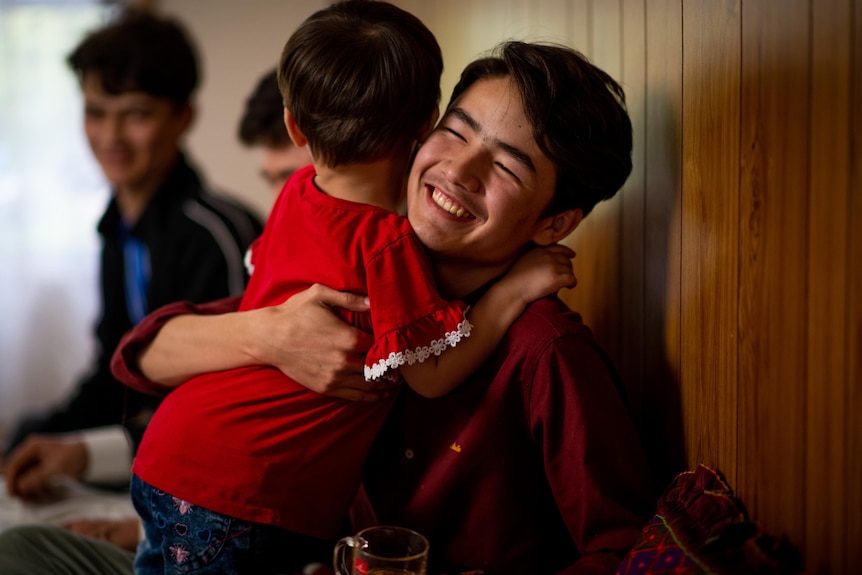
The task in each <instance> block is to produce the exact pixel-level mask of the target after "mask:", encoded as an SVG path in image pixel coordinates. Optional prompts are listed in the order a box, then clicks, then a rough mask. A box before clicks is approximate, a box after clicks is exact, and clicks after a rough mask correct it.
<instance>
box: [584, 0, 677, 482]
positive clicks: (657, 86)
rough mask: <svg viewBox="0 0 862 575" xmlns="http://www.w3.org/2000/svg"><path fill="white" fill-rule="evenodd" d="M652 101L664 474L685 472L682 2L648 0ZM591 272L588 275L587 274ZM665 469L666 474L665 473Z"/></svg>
mask: <svg viewBox="0 0 862 575" xmlns="http://www.w3.org/2000/svg"><path fill="white" fill-rule="evenodd" d="M645 24H646V27H645V44H646V53H647V58H646V66H645V70H646V85H645V98H646V107H645V114H644V124H645V129H646V132H645V148H646V149H645V152H644V167H645V171H644V178H645V180H644V181H645V202H646V203H645V211H644V219H645V233H644V258H645V260H646V262H647V263H646V266H645V270H644V273H645V275H644V283H645V294H644V297H645V308H644V330H645V340H644V381H646V382H647V385H648V386H649V387H648V389H647V390H646V395H645V397H644V404H643V409H644V414H645V415H646V418H645V419H644V424H645V425H646V426H647V428H649V429H650V430H652V437H650V438H648V441H647V455H648V456H649V457H650V459H651V461H652V462H653V465H654V466H655V470H656V471H657V472H658V473H659V476H658V477H659V478H664V479H669V477H668V476H669V475H672V474H673V473H675V472H678V471H681V470H682V467H683V465H684V462H683V457H684V454H683V436H682V429H681V427H682V423H681V420H680V417H681V416H680V412H679V394H680V388H679V386H680V381H679V376H680V362H681V358H680V348H679V337H680V292H679V281H680V251H679V245H680V244H679V222H680V205H679V198H680V185H681V174H680V172H681V169H682V168H681V160H680V149H681V147H680V146H681V143H680V140H681V129H682V127H681V126H682V81H683V78H682V2H681V0H658V1H657V0H649V1H648V2H645ZM585 279H586V278H585ZM662 471H663V472H664V474H662Z"/></svg>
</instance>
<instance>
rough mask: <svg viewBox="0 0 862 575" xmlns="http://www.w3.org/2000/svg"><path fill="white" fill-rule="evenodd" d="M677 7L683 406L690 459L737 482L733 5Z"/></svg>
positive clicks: (736, 25) (717, 1)
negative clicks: (680, 18) (681, 61)
mask: <svg viewBox="0 0 862 575" xmlns="http://www.w3.org/2000/svg"><path fill="white" fill-rule="evenodd" d="M683 16H684V17H683V45H684V49H685V57H684V66H683V77H684V78H685V83H684V90H683V92H684V94H683V131H682V136H683V146H682V150H683V181H682V226H683V227H682V238H681V239H682V245H681V250H682V281H681V284H682V317H681V322H682V340H681V346H682V349H681V351H680V353H681V355H682V357H683V363H682V382H683V389H684V395H683V398H682V399H683V403H682V409H683V413H684V414H685V420H686V425H685V433H686V437H688V438H689V441H688V444H687V447H688V451H687V454H688V461H689V466H690V467H691V466H692V465H695V464H696V463H705V464H707V465H710V466H713V467H718V468H720V469H721V471H722V472H723V473H724V474H725V476H726V477H727V479H728V480H729V481H730V483H731V484H734V483H735V481H736V454H737V439H736V413H737V411H736V406H737V388H736V386H737V373H736V365H737V363H736V362H737V356H736V325H737V323H736V322H737V267H736V261H737V257H738V253H737V252H738V237H739V221H738V211H739V207H738V206H739V169H738V166H739V130H740V127H739V73H740V69H739V66H740V53H739V50H740V43H739V34H740V12H739V5H738V3H736V2H730V3H729V2H725V1H723V0H712V1H708V2H701V3H699V4H698V5H697V7H696V9H689V6H686V9H685V10H683ZM710 431H713V432H710ZM715 431H718V433H715Z"/></svg>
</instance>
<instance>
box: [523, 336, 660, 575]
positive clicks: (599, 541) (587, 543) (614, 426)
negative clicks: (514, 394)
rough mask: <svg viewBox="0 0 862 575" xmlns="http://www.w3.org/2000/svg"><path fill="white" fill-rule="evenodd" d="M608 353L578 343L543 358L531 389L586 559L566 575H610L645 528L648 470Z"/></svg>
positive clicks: (567, 516)
mask: <svg viewBox="0 0 862 575" xmlns="http://www.w3.org/2000/svg"><path fill="white" fill-rule="evenodd" d="M612 373H613V372H612V371H611V369H610V368H609V367H608V364H607V363H606V362H605V360H604V357H603V355H602V354H601V353H600V352H599V351H598V350H597V349H596V348H595V346H594V345H593V344H592V343H591V342H589V341H587V340H585V339H583V338H580V337H565V338H561V339H559V340H557V341H556V342H555V343H554V344H553V345H552V346H550V347H549V349H547V350H546V351H545V353H543V354H542V355H541V356H540V360H539V362H538V364H537V371H536V378H535V379H534V384H533V386H532V389H531V397H530V402H531V404H532V407H531V409H530V410H529V412H530V418H531V422H530V423H531V427H532V433H533V435H534V437H536V438H538V439H537V441H538V442H539V443H540V445H541V449H542V456H543V460H544V466H545V474H546V477H547V478H548V482H549V484H550V487H551V490H552V492H553V494H554V498H555V500H556V502H557V506H558V507H559V509H560V513H561V515H562V517H563V520H564V521H565V522H566V525H567V526H568V529H569V533H570V534H571V537H572V540H573V541H574V543H575V545H577V547H578V550H579V551H580V554H581V557H580V558H579V559H578V561H577V562H575V564H573V565H570V566H569V567H568V568H567V569H565V570H564V571H562V573H564V574H567V575H568V574H572V575H574V574H588V573H613V572H614V570H615V568H616V566H617V565H619V563H620V561H621V559H622V557H623V556H624V555H625V553H626V552H628V551H629V549H630V548H631V547H632V546H633V545H634V543H635V541H636V540H637V537H638V535H639V534H640V531H641V529H642V528H643V526H644V525H645V524H646V517H647V516H648V515H649V512H650V509H651V508H652V503H651V501H650V499H649V493H648V491H647V489H646V486H647V484H648V481H647V466H646V460H645V457H644V454H643V451H642V447H641V444H640V439H639V438H638V435H637V433H636V431H635V427H634V424H633V422H632V420H631V417H630V414H629V412H628V410H627V408H626V406H625V404H624V403H623V400H622V397H621V396H620V393H619V391H618V387H617V382H616V380H615V379H614V376H613V375H612Z"/></svg>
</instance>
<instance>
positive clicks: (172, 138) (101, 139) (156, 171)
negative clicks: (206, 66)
mask: <svg viewBox="0 0 862 575" xmlns="http://www.w3.org/2000/svg"><path fill="white" fill-rule="evenodd" d="M82 91H83V94H84V130H85V132H86V134H87V140H88V141H89V143H90V149H92V151H93V155H94V156H95V157H96V161H98V162H99V165H100V166H101V168H102V171H103V172H104V174H105V177H106V178H107V179H108V181H109V182H110V183H111V184H112V185H113V186H114V187H115V188H117V189H118V190H119V191H125V190H130V191H136V190H146V191H151V190H152V189H155V188H156V187H157V186H158V185H159V184H160V183H161V181H162V180H163V178H164V176H165V174H166V173H167V171H168V170H169V169H170V168H171V166H172V165H173V163H174V161H175V160H176V157H177V154H178V151H179V141H180V138H181V137H182V135H183V134H184V133H185V131H186V129H187V128H188V126H189V124H190V120H191V111H190V110H189V109H188V108H182V109H177V108H176V107H175V106H174V104H173V102H171V101H170V100H167V99H164V98H156V97H153V96H150V95H148V94H144V93H142V92H126V93H123V94H119V95H111V94H108V93H106V92H105V91H104V90H103V89H102V85H101V82H100V80H99V77H98V75H95V74H92V73H90V74H86V75H85V76H84V80H83V83H82Z"/></svg>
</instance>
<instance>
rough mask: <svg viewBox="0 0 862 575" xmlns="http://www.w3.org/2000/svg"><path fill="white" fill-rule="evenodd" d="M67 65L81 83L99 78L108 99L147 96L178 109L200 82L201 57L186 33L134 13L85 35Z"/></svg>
mask: <svg viewBox="0 0 862 575" xmlns="http://www.w3.org/2000/svg"><path fill="white" fill-rule="evenodd" d="M67 62H68V64H69V66H70V67H71V68H72V70H74V71H75V73H76V74H77V75H78V79H79V80H83V77H84V75H85V74H90V73H93V74H96V75H98V77H99V80H100V82H101V84H102V89H103V90H105V92H107V93H108V94H113V95H117V94H122V93H125V92H144V93H145V94H149V95H150V96H156V97H159V98H166V99H168V100H171V101H172V102H174V103H175V104H176V105H178V106H182V105H185V104H187V103H188V102H189V99H190V98H191V95H192V93H193V92H194V91H195V89H196V88H197V86H198V82H199V71H198V58H197V53H196V50H195V47H194V45H193V43H192V41H191V39H190V38H189V36H188V34H187V33H186V31H185V30H184V28H183V27H182V26H181V25H180V24H179V23H178V22H176V21H174V20H171V19H168V18H162V17H158V16H155V15H153V14H151V13H149V12H145V11H141V10H135V9H129V10H127V11H125V12H123V13H121V14H120V16H119V17H118V18H117V19H116V20H115V21H114V22H112V23H111V24H109V25H107V26H105V27H104V28H101V29H99V30H96V31H95V32H91V33H90V34H89V35H87V36H86V37H85V38H84V40H83V41H82V42H81V43H80V44H79V45H78V46H77V47H76V48H75V49H74V50H73V51H72V53H71V54H69V56H68V58H67Z"/></svg>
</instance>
